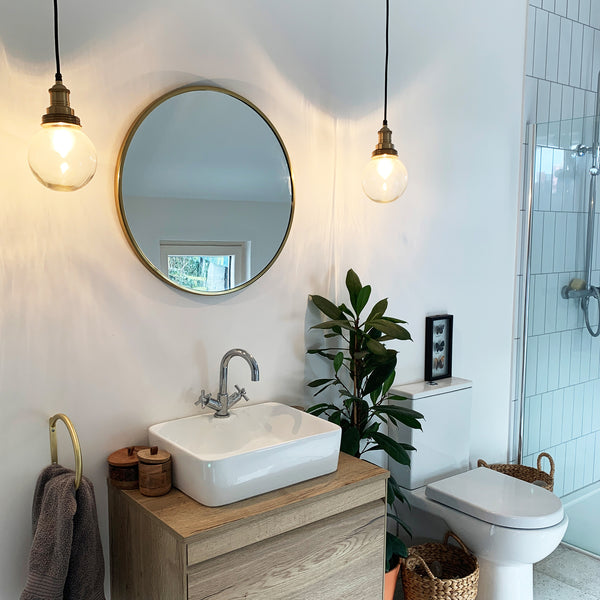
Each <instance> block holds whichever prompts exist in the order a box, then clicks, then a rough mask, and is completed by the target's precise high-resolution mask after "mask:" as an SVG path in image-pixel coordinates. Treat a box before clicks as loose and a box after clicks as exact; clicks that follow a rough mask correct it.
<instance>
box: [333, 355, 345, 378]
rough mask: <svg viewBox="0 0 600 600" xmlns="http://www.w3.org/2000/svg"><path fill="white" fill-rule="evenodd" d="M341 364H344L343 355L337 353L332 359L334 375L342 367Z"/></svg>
mask: <svg viewBox="0 0 600 600" xmlns="http://www.w3.org/2000/svg"><path fill="white" fill-rule="evenodd" d="M343 362H344V353H343V352H338V353H337V354H336V355H335V358H334V359H333V368H334V370H335V372H336V373H337V372H338V371H339V370H340V367H341V366H342V364H343Z"/></svg>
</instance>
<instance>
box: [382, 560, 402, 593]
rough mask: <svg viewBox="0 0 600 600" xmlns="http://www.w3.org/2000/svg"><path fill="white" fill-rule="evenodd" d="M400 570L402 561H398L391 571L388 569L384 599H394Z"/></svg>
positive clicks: (384, 586)
mask: <svg viewBox="0 0 600 600" xmlns="http://www.w3.org/2000/svg"><path fill="white" fill-rule="evenodd" d="M398 571H400V563H398V564H397V565H396V566H395V567H394V568H393V569H392V570H391V571H388V572H387V573H386V574H385V582H384V585H383V600H394V592H395V591H396V582H397V581H398Z"/></svg>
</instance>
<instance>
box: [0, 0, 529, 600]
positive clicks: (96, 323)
mask: <svg viewBox="0 0 600 600" xmlns="http://www.w3.org/2000/svg"><path fill="white" fill-rule="evenodd" d="M47 4H49V3H47ZM391 4H392V39H391V55H390V102H389V114H388V117H389V122H390V126H391V128H392V130H393V131H394V142H395V144H396V147H397V148H398V150H399V153H400V155H401V157H402V159H403V160H404V162H405V164H406V165H407V168H408V171H409V177H410V182H409V187H408V190H407V192H406V194H405V195H404V196H403V197H402V199H401V200H400V201H398V202H396V203H394V204H392V205H389V206H381V205H376V204H374V203H371V202H369V201H368V200H367V199H366V198H365V197H364V196H363V194H362V192H361V190H360V181H359V179H360V170H361V168H362V166H363V164H364V163H365V162H366V160H367V159H368V157H369V155H370V152H371V150H372V148H373V147H374V145H375V143H376V141H377V140H376V131H377V129H378V128H379V127H380V123H381V109H382V106H381V104H382V78H383V38H382V35H383V24H384V5H383V2H377V3H376V2H364V1H360V0H330V1H329V2H322V0H304V1H303V2H293V3H292V2H279V1H277V0H230V1H229V2H223V3H215V2H212V3H208V2H198V1H197V0H175V1H174V2H170V3H167V4H165V3H164V2H159V1H158V0H144V1H142V0H130V1H129V2H126V3H123V2H117V1H116V0H107V1H106V2H103V3H82V2H76V1H75V0H63V2H61V9H62V21H61V32H62V63H63V73H64V78H65V83H66V84H67V85H68V86H69V87H70V88H71V90H72V96H71V100H72V104H73V107H74V108H75V110H76V111H77V113H78V114H79V115H80V117H81V119H82V122H83V124H84V127H85V130H86V132H87V133H88V135H89V136H90V137H91V138H92V139H93V140H94V143H95V145H96V148H97V150H98V158H99V167H98V172H97V174H96V176H95V178H94V179H93V180H92V182H91V183H90V184H89V185H88V186H87V187H86V188H84V189H83V190H81V191H79V192H76V193H74V194H71V195H64V194H58V193H55V192H51V191H49V190H46V189H44V188H43V187H41V186H40V185H39V184H38V183H37V182H36V181H35V180H34V178H33V176H32V175H31V174H30V172H29V170H28V167H27V163H26V153H27V144H28V140H29V139H30V137H31V136H32V135H33V134H34V133H35V131H36V129H37V123H38V122H39V115H40V114H41V112H42V110H43V109H44V108H45V107H46V106H47V104H48V96H47V93H46V91H45V90H46V89H47V88H48V87H49V86H50V85H51V84H52V75H53V73H54V67H53V65H52V62H51V53H52V40H51V14H50V12H49V11H50V9H51V6H45V7H44V10H42V7H41V5H40V3H39V2H35V1H34V0H21V1H20V2H18V3H13V4H12V5H11V6H10V9H9V8H7V7H5V8H4V9H3V10H2V14H1V18H0V40H1V45H0V81H2V88H3V93H2V94H1V95H0V115H1V117H0V136H1V143H0V181H1V182H2V184H1V186H2V187H1V189H2V194H1V201H0V223H2V230H1V235H0V307H1V310H0V402H2V409H3V427H2V436H1V440H2V447H3V449H4V457H5V458H4V460H3V461H1V463H0V464H1V466H0V481H2V486H3V489H2V494H0V531H1V532H2V535H1V536H0V600H13V599H14V598H15V597H17V596H18V594H19V592H20V589H21V587H22V585H23V582H24V578H25V572H26V558H27V553H28V548H29V544H30V514H29V513H30V503H31V495H32V491H33V486H34V483H35V479H36V477H37V474H38V472H39V471H40V469H41V468H42V467H43V466H44V465H45V464H47V462H48V460H49V449H48V437H47V435H48V434H47V418H48V417H49V416H50V415H51V414H53V413H55V412H58V411H63V412H65V413H67V414H68V415H69V416H70V417H71V419H72V420H73V422H74V423H75V426H76V427H77V430H78V432H79V436H80V439H81V443H82V447H83V452H84V469H85V474H86V475H87V476H88V477H90V478H91V479H92V480H93V482H94V483H95V485H96V492H97V501H98V507H99V513H100V525H101V530H102V534H103V536H104V546H105V551H106V550H107V549H108V539H107V511H106V490H105V476H106V466H105V460H106V456H107V455H108V454H109V453H110V452H111V451H112V450H114V449H116V448H119V447H122V446H125V445H127V444H131V443H133V442H136V441H143V440H144V439H145V430H146V427H147V426H148V425H149V424H151V423H155V422H158V421H160V420H163V419H171V418H175V417H179V416H183V415H188V414H192V413H194V412H196V410H197V409H196V408H194V406H193V401H194V400H195V398H196V397H197V395H198V393H199V391H200V389H201V388H202V387H205V388H207V389H214V388H215V387H216V385H217V377H218V362H219V360H220V357H221V356H222V354H223V353H224V352H225V351H226V350H228V349H229V348H232V347H236V346H239V347H242V348H246V349H248V350H249V351H251V352H252V353H254V355H255V356H256V358H257V360H258V362H259V364H260V367H261V382H260V383H258V384H253V383H251V382H249V376H248V375H249V374H248V372H247V366H246V365H245V364H243V362H242V361H240V363H239V364H236V363H235V361H233V362H232V363H231V366H230V373H231V381H232V382H238V383H240V384H241V385H244V384H248V385H247V389H248V393H249V395H250V396H251V397H252V398H253V399H254V400H255V401H261V400H268V399H273V398H276V399H279V400H282V401H284V402H289V403H299V402H307V401H308V399H309V395H308V393H307V391H306V389H305V387H304V382H305V381H306V380H307V379H310V378H311V375H312V366H307V363H306V359H305V350H306V341H307V333H306V332H307V327H308V326H309V325H310V324H311V323H313V322H314V319H315V315H314V312H312V311H308V310H307V296H308V294H309V293H311V292H314V293H321V294H323V295H329V296H331V295H333V294H336V293H338V292H339V296H338V297H339V299H340V300H341V297H342V291H341V290H342V287H343V277H344V274H345V272H346V270H347V269H348V268H349V267H354V268H355V269H356V270H357V272H358V273H359V275H361V277H362V278H363V280H364V281H365V282H368V283H371V284H372V285H373V287H374V294H375V295H376V296H377V297H383V296H388V297H389V298H390V308H391V314H392V315H395V316H398V317H401V318H404V319H406V320H407V321H408V322H409V325H408V327H409V329H410V331H411V332H412V334H413V338H414V340H415V341H414V343H409V342H405V343H403V344H402V345H401V346H400V348H401V354H400V368H399V372H398V377H397V380H398V382H407V381H414V380H418V379H419V378H421V377H422V371H423V353H424V342H423V333H424V318H425V316H426V315H428V314H435V313H439V312H445V311H447V312H450V313H452V314H454V316H455V338H454V341H455V345H454V352H455V353H454V371H455V374H456V375H458V376H462V377H468V378H472V379H473V380H474V382H475V388H474V407H473V440H472V441H473V455H474V456H475V457H477V456H484V457H485V458H487V459H488V460H499V459H504V458H505V456H506V450H507V438H508V415H509V399H510V376H509V373H510V352H511V320H512V295H513V293H512V290H513V286H512V282H513V278H514V263H515V237H516V236H515V234H516V215H517V192H518V169H519V166H518V165H519V139H520V137H519V136H520V122H521V119H520V115H521V95H522V94H521V92H522V82H523V56H524V33H525V10H526V6H525V5H524V3H523V2H521V1H520V0H503V1H502V2H498V1H494V0H462V1H461V2H450V1H448V0H445V1H444V2H439V0H422V1H420V2H409V1H408V0H405V1H403V2H399V1H396V2H392V3H391ZM192 82H201V83H212V84H216V85H220V86H223V87H227V88H230V89H232V90H234V91H236V92H238V93H239V94H242V95H244V96H246V97H247V98H248V99H249V100H251V101H252V102H253V103H254V104H256V105H257V106H258V107H259V108H260V109H261V110H263V111H264V112H265V114H266V115H268V117H269V118H270V119H271V121H272V122H273V124H274V125H275V127H276V128H277V129H278V130H279V132H280V134H281V136H282V138H283V140H284V141H285V144H286V146H287V149H288V151H289V154H290V159H291V163H292V169H293V173H294V178H295V189H296V211H295V217H294V224H293V227H292V231H291V235H290V238H289V240H288V242H287V245H286V247H285V249H284V251H283V252H282V254H281V255H280V257H279V259H278V261H277V262H276V263H275V265H274V266H273V268H272V269H271V270H270V271H269V272H268V273H267V274H266V275H264V276H263V277H262V278H261V279H260V280H259V281H258V282H257V283H256V284H254V285H252V286H251V287H250V288H248V289H246V290H244V291H242V292H240V293H237V294H233V295H228V296H223V297H218V298H216V297H211V298H202V297H197V296H192V295H187V294H184V293H180V292H177V291H175V290H173V289H172V288H171V287H169V286H167V285H165V284H163V283H162V282H160V281H159V280H158V279H156V278H155V277H153V276H152V275H151V274H150V273H149V272H148V271H147V270H146V269H145V268H144V267H143V266H142V265H141V264H140V263H139V262H138V260H137V259H136V257H135V256H134V254H133V253H132V251H131V250H130V248H129V246H128V244H127V242H126V241H125V238H124V235H123V233H122V232H121V229H120V226H119V222H118V218H117V214H116V210H115V201H114V192H113V177H114V166H115V163H116V160H117V155H118V151H119V146H120V144H121V141H122V139H123V137H124V135H125V133H126V131H127V128H128V126H129V124H130V122H131V121H132V120H133V118H134V117H135V116H136V115H137V114H138V113H139V111H140V110H141V109H142V108H143V107H144V106H145V105H146V104H147V103H149V102H150V101H151V100H153V99H154V98H155V97H157V96H159V95H160V94H162V93H163V92H165V91H167V90H169V89H170V88H173V87H176V86H179V85H182V84H185V83H192ZM59 443H60V442H59ZM59 455H60V456H61V458H62V459H63V460H64V462H65V463H70V462H71V459H70V449H69V445H68V441H64V440H62V443H61V446H60V449H59Z"/></svg>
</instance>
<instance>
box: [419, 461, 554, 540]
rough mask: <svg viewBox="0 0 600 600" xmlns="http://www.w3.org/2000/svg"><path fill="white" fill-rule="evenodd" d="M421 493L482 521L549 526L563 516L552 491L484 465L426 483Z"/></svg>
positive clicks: (505, 525)
mask: <svg viewBox="0 0 600 600" xmlns="http://www.w3.org/2000/svg"><path fill="white" fill-rule="evenodd" d="M425 495H426V496H427V497H428V498H430V499H431V500H435V501H436V502H440V503H441V504H444V505H445V506H449V507H450V508H454V509H456V510H459V511H461V512H463V513H466V514H468V515H471V516H472V517H476V518H478V519H480V520H482V521H485V522H486V523H491V524H493V525H500V526H502V527H512V528H513V529H542V528H543V527H552V525H556V524H557V523H560V521H562V518H563V506H562V503H561V501H560V498H558V496H555V495H554V494H553V493H552V492H549V491H548V490H546V489H544V488H542V487H539V486H537V485H533V484H532V483H527V482H525V481H521V480H520V479H515V478H514V477H509V476H508V475H504V474H503V473H498V472H497V471H492V469H487V468H485V467H479V468H478V469H473V470H472V471H466V472H465V473H459V474H458V475H454V476H452V477H448V478H446V479H442V480H441V481H436V482H433V483H430V484H429V485H428V486H427V488H426V489H425Z"/></svg>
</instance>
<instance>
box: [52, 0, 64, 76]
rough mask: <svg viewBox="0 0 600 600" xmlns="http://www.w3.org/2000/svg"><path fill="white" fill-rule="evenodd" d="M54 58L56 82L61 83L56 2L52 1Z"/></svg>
mask: <svg viewBox="0 0 600 600" xmlns="http://www.w3.org/2000/svg"><path fill="white" fill-rule="evenodd" d="M54 56H55V58H56V81H62V75H61V72H60V55H59V53H58V0H54Z"/></svg>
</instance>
